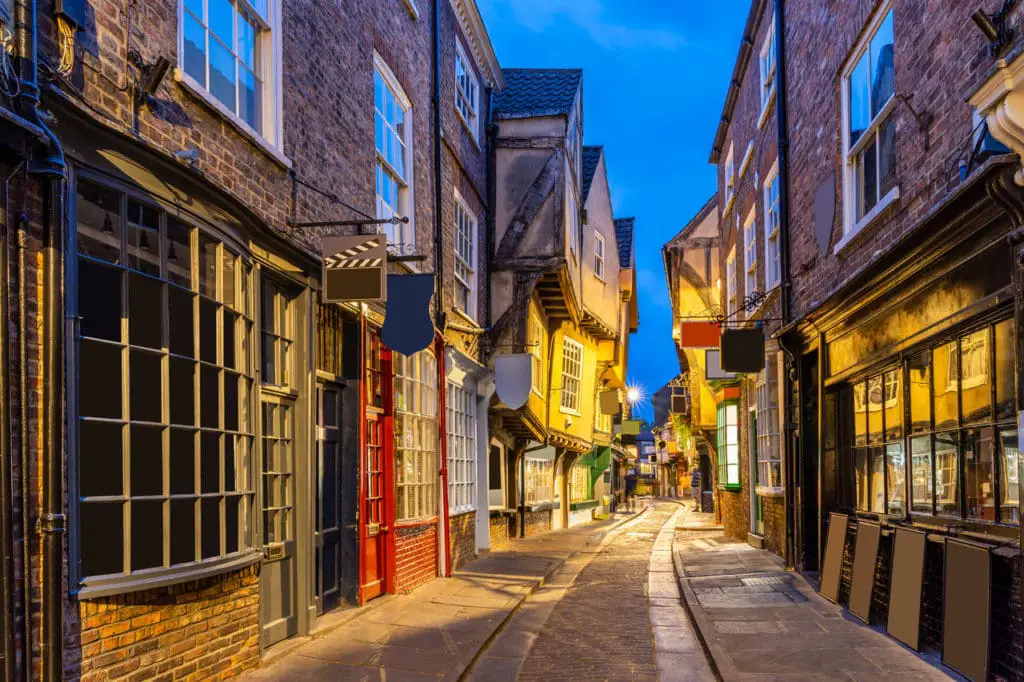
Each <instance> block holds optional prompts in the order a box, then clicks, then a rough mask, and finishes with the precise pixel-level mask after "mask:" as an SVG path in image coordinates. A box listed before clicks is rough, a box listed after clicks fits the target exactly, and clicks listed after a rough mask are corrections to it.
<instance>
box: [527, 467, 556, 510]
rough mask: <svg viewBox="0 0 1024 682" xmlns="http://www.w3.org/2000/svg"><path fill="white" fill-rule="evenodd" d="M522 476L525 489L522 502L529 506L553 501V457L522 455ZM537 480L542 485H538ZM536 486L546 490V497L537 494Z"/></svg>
mask: <svg viewBox="0 0 1024 682" xmlns="http://www.w3.org/2000/svg"><path fill="white" fill-rule="evenodd" d="M531 463H532V468H533V470H532V471H531ZM523 477H524V478H525V479H526V480H525V481H524V484H525V485H524V486H523V487H524V489H525V491H526V499H524V500H523V502H524V504H526V505H527V506H531V505H541V504H550V503H552V502H554V501H555V461H554V460H553V459H541V458H537V457H529V456H526V457H523ZM545 479H546V481H545ZM538 482H540V483H541V484H542V485H539V486H538V485H537V483H538ZM538 487H539V488H541V489H543V490H546V491H547V493H548V494H547V497H540V496H538V495H537V489H538Z"/></svg>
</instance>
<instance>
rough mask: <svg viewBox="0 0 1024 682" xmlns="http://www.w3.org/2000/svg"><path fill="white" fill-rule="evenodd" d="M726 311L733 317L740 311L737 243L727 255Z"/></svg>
mask: <svg viewBox="0 0 1024 682" xmlns="http://www.w3.org/2000/svg"><path fill="white" fill-rule="evenodd" d="M725 313H726V315H727V316H728V317H730V318H732V317H733V316H734V315H736V316H737V317H738V313H739V278H738V276H737V272H736V245H735V244H733V247H732V248H731V249H729V255H727V256H726V257H725Z"/></svg>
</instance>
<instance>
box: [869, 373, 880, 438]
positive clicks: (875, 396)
mask: <svg viewBox="0 0 1024 682" xmlns="http://www.w3.org/2000/svg"><path fill="white" fill-rule="evenodd" d="M882 401H883V395H882V377H881V375H879V376H874V377H871V378H870V379H868V443H870V444H871V445H877V444H879V443H881V442H882Z"/></svg>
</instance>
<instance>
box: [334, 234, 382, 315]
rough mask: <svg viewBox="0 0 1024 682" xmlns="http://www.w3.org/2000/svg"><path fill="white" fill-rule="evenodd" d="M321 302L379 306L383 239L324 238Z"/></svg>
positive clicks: (359, 236) (367, 236) (380, 300)
mask: <svg viewBox="0 0 1024 682" xmlns="http://www.w3.org/2000/svg"><path fill="white" fill-rule="evenodd" d="M321 253H323V255H324V277H323V282H324V300H325V301H329V302H336V303H344V302H364V303H373V302H380V303H383V302H385V301H386V300H387V237H385V236H384V235H382V234H381V235H354V236H351V237H324V239H323V242H322V244H321Z"/></svg>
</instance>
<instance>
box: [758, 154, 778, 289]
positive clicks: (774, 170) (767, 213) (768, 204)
mask: <svg viewBox="0 0 1024 682" xmlns="http://www.w3.org/2000/svg"><path fill="white" fill-rule="evenodd" d="M773 186H774V187H775V193H774V194H775V196H774V201H773V200H772V187H773ZM761 188H762V197H763V201H764V290H765V292H769V291H771V290H772V289H775V288H776V287H778V286H780V285H781V284H782V234H781V230H782V227H781V219H782V215H781V213H780V209H779V202H780V197H779V160H778V159H776V160H775V162H774V163H773V164H772V167H771V169H770V170H769V171H768V174H767V175H766V176H765V179H764V182H763V183H762V185H761ZM769 227H770V228H771V229H770V230H769ZM772 241H774V242H775V247H774V249H773V248H772ZM773 263H774V265H775V277H774V278H773V277H772V264H773Z"/></svg>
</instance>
